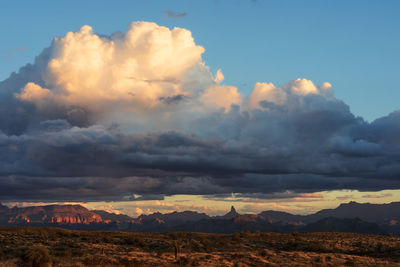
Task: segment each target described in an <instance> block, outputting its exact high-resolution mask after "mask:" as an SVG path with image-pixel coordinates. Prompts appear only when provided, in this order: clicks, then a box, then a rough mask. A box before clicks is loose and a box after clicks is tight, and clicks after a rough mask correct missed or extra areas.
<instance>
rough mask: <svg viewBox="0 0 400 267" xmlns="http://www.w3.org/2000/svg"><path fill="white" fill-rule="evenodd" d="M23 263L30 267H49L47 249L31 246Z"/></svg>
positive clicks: (49, 258)
mask: <svg viewBox="0 0 400 267" xmlns="http://www.w3.org/2000/svg"><path fill="white" fill-rule="evenodd" d="M24 261H25V263H26V264H27V265H28V266H31V267H44V266H49V265H50V262H51V256H50V253H49V250H48V249H47V248H45V247H43V246H33V247H30V248H29V249H28V250H27V251H26V253H25V255H24Z"/></svg>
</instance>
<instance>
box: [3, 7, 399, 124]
mask: <svg viewBox="0 0 400 267" xmlns="http://www.w3.org/2000/svg"><path fill="white" fill-rule="evenodd" d="M56 3H57V4H56ZM56 3H55V2H54V1H50V0H44V1H9V0H5V1H2V2H1V5H0V34H1V36H2V40H3V42H1V43H0V56H1V64H0V80H4V79H6V78H7V77H8V76H9V74H10V73H11V72H13V71H16V70H18V69H19V67H21V66H23V65H25V64H26V63H28V62H32V61H33V59H34V57H35V56H36V55H38V54H39V53H40V51H41V50H42V49H43V48H44V47H47V46H49V45H50V42H51V40H52V38H53V37H54V36H62V35H64V34H65V33H66V32H68V31H76V30H78V29H79V27H80V26H82V25H85V24H88V25H91V26H92V27H93V28H94V29H95V31H96V32H98V33H102V34H110V33H112V32H114V31H117V30H120V31H125V30H126V27H127V25H128V24H129V23H130V22H132V21H138V20H144V21H154V22H156V23H158V24H160V25H164V26H168V27H171V28H172V27H174V26H177V27H183V28H187V29H189V30H190V31H191V32H192V34H193V36H194V38H195V42H196V43H197V44H199V45H202V46H203V47H204V48H205V49H206V52H205V54H204V55H203V60H204V61H205V62H206V64H207V65H208V66H210V68H211V70H212V71H213V72H215V71H216V70H217V69H218V68H221V70H222V71H223V73H224V75H225V81H224V83H225V84H227V85H235V86H238V87H239V90H240V91H241V92H243V93H244V94H247V93H249V91H250V90H251V89H252V87H253V85H254V83H255V82H257V81H263V82H273V83H274V84H275V85H280V84H283V83H285V82H287V81H289V80H293V79H296V78H307V79H310V80H312V81H313V82H314V83H316V84H320V83H322V82H324V81H328V82H330V83H332V85H333V88H334V90H335V94H336V96H337V97H338V98H339V99H342V100H344V101H345V103H347V104H348V105H349V106H350V108H351V111H352V112H353V113H354V114H356V115H359V116H362V117H364V118H365V119H367V120H369V121H371V120H373V119H375V118H378V117H381V116H384V115H387V114H388V113H390V112H392V111H394V110H397V109H399V106H400V105H399V103H398V99H399V98H400V90H399V88H398V87H399V85H398V81H397V77H398V76H399V72H400V64H399V62H400V50H399V49H398V48H399V47H400V32H399V30H398V29H399V28H400V17H399V16H398V11H399V10H400V2H399V1H389V0H386V1H362V0H361V1H358V0H352V1H347V0H345V1H341V0H336V1H329V0H320V1H312V0H307V1H305V0H304V1H302V0H291V1H289V0H281V1H267V0H258V1H250V0H249V1H247V0H230V1H227V0H225V1H224V0H204V1H183V0H181V1H163V0H159V1H157V0H148V1H144V0H140V1H139V0H138V1H122V0H119V1H104V0H96V1H94V0H85V1H74V0H70V1H57V2H56ZM166 10H171V11H174V12H178V13H179V12H187V16H185V17H182V18H176V19H172V18H168V17H167V16H166V15H165V11H166Z"/></svg>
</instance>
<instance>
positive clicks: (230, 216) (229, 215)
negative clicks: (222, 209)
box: [221, 206, 240, 219]
mask: <svg viewBox="0 0 400 267" xmlns="http://www.w3.org/2000/svg"><path fill="white" fill-rule="evenodd" d="M239 215H240V214H239V213H238V212H237V211H236V209H235V207H234V206H232V207H231V210H230V211H229V212H228V213H227V214H225V215H224V216H221V218H222V219H233V218H236V217H237V216H239Z"/></svg>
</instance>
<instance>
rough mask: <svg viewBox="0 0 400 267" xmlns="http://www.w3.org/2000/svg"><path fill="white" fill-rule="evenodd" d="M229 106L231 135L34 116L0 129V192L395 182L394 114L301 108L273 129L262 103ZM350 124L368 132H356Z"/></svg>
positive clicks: (105, 195) (108, 192)
mask: <svg viewBox="0 0 400 267" xmlns="http://www.w3.org/2000/svg"><path fill="white" fill-rule="evenodd" d="M235 112H236V111H234V110H233V111H232V112H231V113H228V114H223V113H221V114H215V116H217V117H219V119H220V120H221V122H222V124H221V127H224V128H226V127H229V128H228V129H226V130H227V131H232V132H234V131H237V130H238V129H240V133H237V134H233V137H232V136H231V137H230V138H214V137H213V138H205V137H199V136H196V135H193V134H185V133H180V132H175V131H170V132H153V133H147V134H124V133H122V132H121V131H119V130H118V128H115V127H114V128H105V127H103V126H99V125H93V126H90V127H86V128H80V127H73V126H71V125H70V124H69V123H68V122H66V121H65V120H46V121H41V122H40V126H41V128H40V127H38V128H37V130H35V131H32V132H30V133H27V134H23V135H18V136H17V135H6V134H4V133H3V134H1V135H0V147H1V153H0V162H1V166H2V167H1V169H0V175H2V177H1V178H0V181H1V182H0V183H1V186H0V188H1V189H0V191H1V192H0V193H1V194H0V195H1V198H2V200H31V201H33V200H36V201H39V200H40V201H52V200H53V201H54V200H76V201H89V200H123V199H130V200H133V198H130V197H129V196H130V195H132V194H140V195H173V194H223V193H225V194H229V193H231V192H237V193H243V194H253V193H270V194H271V193H275V192H282V191H287V190H288V191H293V192H298V193H299V192H315V191H321V190H333V189H345V188H346V189H357V190H368V191H374V190H381V189H397V188H400V182H399V179H398V176H397V175H398V174H399V170H400V153H399V147H398V146H399V144H397V146H396V144H395V143H394V140H393V139H391V138H389V136H391V135H390V134H389V132H388V129H387V127H388V125H391V124H392V122H391V121H390V118H391V117H395V118H397V116H396V114H394V115H393V114H392V115H390V116H388V117H387V118H384V119H382V121H383V122H385V123H383V122H379V121H377V122H374V123H371V124H367V123H365V122H363V121H360V120H359V119H357V118H354V117H352V116H350V115H349V114H347V115H348V116H343V114H335V113H326V112H317V114H316V113H315V112H313V113H309V112H307V113H305V114H297V115H296V116H295V117H294V118H292V117H285V116H282V117H280V118H279V121H280V123H281V124H282V125H278V126H277V125H275V127H277V128H275V129H273V128H271V125H270V124H269V123H267V122H270V121H271V118H269V116H270V114H268V113H267V112H265V113H263V112H262V111H259V112H260V113H259V114H258V115H257V116H254V117H251V118H250V117H248V116H247V115H246V114H245V113H243V114H242V115H240V114H238V113H235ZM332 116H336V118H332ZM310 118H312V119H310ZM274 120H275V118H274ZM274 120H272V122H273V121H274ZM310 120H311V121H313V123H311V122H310ZM232 121H235V122H234V123H233V122H232ZM263 121H265V123H263ZM228 122H230V123H233V125H229V124H228ZM236 123H239V124H240V125H241V126H242V127H241V128H239V127H236V125H235V124H236ZM307 123H309V124H310V125H308V127H304V124H307ZM286 125H290V127H289V128H288V127H287V126H286ZM319 127H321V129H320V128H319ZM327 128H328V130H327ZM357 128H361V129H363V130H362V133H361V132H360V129H357ZM289 129H290V130H291V131H290V132H289V133H287V132H286V133H285V130H287V131H288V130H289ZM319 129H320V130H319ZM269 131H279V132H282V133H284V134H283V135H282V136H275V134H272V136H271V133H269ZM353 132H354V133H356V135H359V134H362V135H364V137H367V136H369V137H370V138H369V140H367V139H362V140H355V137H353V136H352V135H353ZM344 134H346V135H344ZM235 136H236V137H235ZM382 136H386V137H387V138H388V139H387V140H386V139H382ZM280 138H282V140H279V139H280ZM285 140H286V143H285ZM275 144H279V145H275ZM153 198H154V197H153Z"/></svg>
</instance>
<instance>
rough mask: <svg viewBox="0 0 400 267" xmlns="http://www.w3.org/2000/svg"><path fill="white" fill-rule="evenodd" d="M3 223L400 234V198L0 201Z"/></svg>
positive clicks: (156, 229) (157, 229)
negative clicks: (244, 202)
mask: <svg viewBox="0 0 400 267" xmlns="http://www.w3.org/2000/svg"><path fill="white" fill-rule="evenodd" d="M0 225H31V226H55V227H63V228H69V229H94V230H99V229H101V230H120V231H133V232H139V231H140V232H166V231H184V232H207V233H235V232H240V231H262V232H294V231H298V232H356V233H368V234H386V233H392V234H394V235H400V202H392V203H388V204H369V203H357V202H349V203H344V204H341V205H340V206H338V207H337V208H335V209H324V210H321V211H318V212H316V213H314V214H310V215H294V214H291V213H287V212H281V211H274V210H268V211H263V212H261V213H259V214H239V213H238V212H237V211H236V210H235V208H234V207H233V206H232V207H231V210H230V211H229V212H228V213H227V214H225V215H223V216H209V215H207V214H205V213H198V212H195V211H183V212H176V211H175V212H172V213H166V214H162V213H160V212H156V213H152V214H148V215H140V216H139V217H137V218H132V217H130V216H128V215H124V214H115V213H110V212H107V211H104V210H88V209H87V208H85V207H83V206H80V205H47V206H31V207H12V208H8V207H7V206H4V205H2V204H0Z"/></svg>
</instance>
